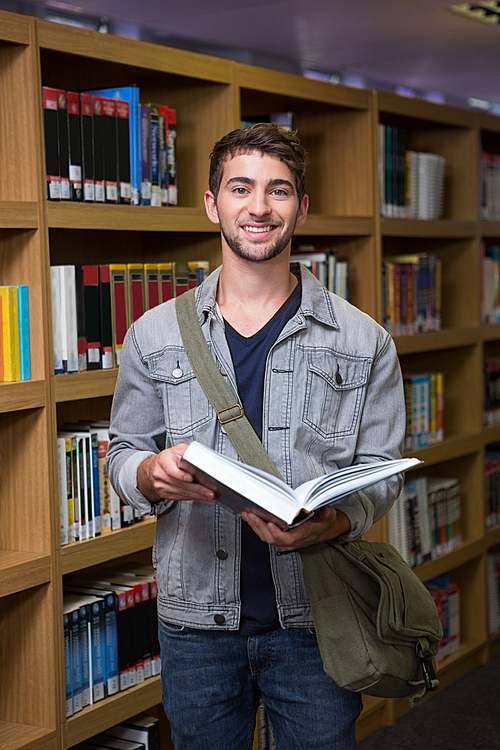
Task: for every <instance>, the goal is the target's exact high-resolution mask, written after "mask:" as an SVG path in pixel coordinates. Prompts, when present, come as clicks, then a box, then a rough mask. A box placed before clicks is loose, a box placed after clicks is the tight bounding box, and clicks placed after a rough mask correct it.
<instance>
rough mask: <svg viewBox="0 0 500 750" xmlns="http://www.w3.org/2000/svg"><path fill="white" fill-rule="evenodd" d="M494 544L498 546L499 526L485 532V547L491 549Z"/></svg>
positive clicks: (499, 539) (499, 537) (499, 538)
mask: <svg viewBox="0 0 500 750" xmlns="http://www.w3.org/2000/svg"><path fill="white" fill-rule="evenodd" d="M495 544H500V526H493V528H491V529H487V530H486V547H493V545H495Z"/></svg>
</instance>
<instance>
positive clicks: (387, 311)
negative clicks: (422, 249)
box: [382, 253, 442, 336]
mask: <svg viewBox="0 0 500 750" xmlns="http://www.w3.org/2000/svg"><path fill="white" fill-rule="evenodd" d="M441 278H442V264H441V261H440V259H439V258H438V257H437V255H436V254H435V253H417V254H411V255H393V256H387V257H385V258H384V259H383V262H382V316H383V317H382V321H383V325H384V327H385V328H386V330H387V331H389V333H390V334H391V335H392V336H412V335H414V334H416V333H429V332H431V331H439V330H440V329H441Z"/></svg>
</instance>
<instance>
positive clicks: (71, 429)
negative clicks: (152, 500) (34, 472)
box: [57, 421, 142, 547]
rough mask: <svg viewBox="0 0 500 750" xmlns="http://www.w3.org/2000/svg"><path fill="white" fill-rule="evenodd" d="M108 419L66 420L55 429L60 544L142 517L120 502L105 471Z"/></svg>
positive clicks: (92, 536) (126, 523)
mask: <svg viewBox="0 0 500 750" xmlns="http://www.w3.org/2000/svg"><path fill="white" fill-rule="evenodd" d="M108 443H109V422H107V421H103V422H92V423H90V424H84V423H81V424H76V425H75V424H66V425H62V426H61V427H60V428H59V429H58V433H57V461H58V478H59V513H60V532H61V546H63V547H64V546H66V545H67V544H71V543H72V542H77V541H82V540H84V539H92V538H94V537H96V536H100V535H102V534H109V533H110V532H111V531H116V530H117V529H121V528H122V527H125V526H131V525H132V524H133V523H136V522H137V521H140V520H142V517H141V516H139V515H138V514H137V513H136V512H135V511H134V510H133V509H132V508H131V507H130V506H129V505H125V504H124V503H122V502H121V500H120V498H119V497H118V495H117V494H116V492H115V491H114V489H113V487H112V486H111V483H110V481H109V477H108V474H107V471H106V454H107V451H108Z"/></svg>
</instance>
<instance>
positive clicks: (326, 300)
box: [196, 263, 339, 329]
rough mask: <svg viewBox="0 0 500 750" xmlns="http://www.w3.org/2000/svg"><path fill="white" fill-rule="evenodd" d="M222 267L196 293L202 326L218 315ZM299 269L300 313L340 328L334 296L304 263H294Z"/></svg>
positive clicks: (294, 267) (293, 266) (294, 266)
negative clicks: (218, 295)
mask: <svg viewBox="0 0 500 750" xmlns="http://www.w3.org/2000/svg"><path fill="white" fill-rule="evenodd" d="M221 269H222V266H219V268H217V269H216V270H215V271H213V272H212V273H211V274H210V276H209V277H208V278H207V279H206V280H205V281H204V282H203V284H201V285H200V286H199V287H198V288H197V291H196V304H197V307H198V311H199V315H200V324H201V325H203V323H204V322H205V321H206V320H207V318H208V317H209V316H210V315H214V314H215V315H217V311H218V306H217V303H216V300H215V295H216V292H217V284H218V282H219V276H220V272H221ZM295 269H298V270H299V271H300V275H301V283H302V299H301V303H300V308H299V313H302V315H303V316H304V317H306V318H314V319H315V320H317V321H318V322H320V323H323V324H324V325H327V326H331V327H332V328H336V329H338V328H339V324H338V322H337V317H336V315H335V309H334V299H335V298H334V296H333V295H331V294H330V293H329V292H328V291H327V290H326V289H325V287H324V286H323V284H321V283H320V282H319V281H318V279H317V278H316V277H315V276H314V275H313V274H312V273H311V272H310V271H309V270H308V269H307V268H306V267H305V266H304V265H302V263H292V270H295Z"/></svg>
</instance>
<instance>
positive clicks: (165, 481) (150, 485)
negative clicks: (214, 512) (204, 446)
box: [138, 443, 216, 502]
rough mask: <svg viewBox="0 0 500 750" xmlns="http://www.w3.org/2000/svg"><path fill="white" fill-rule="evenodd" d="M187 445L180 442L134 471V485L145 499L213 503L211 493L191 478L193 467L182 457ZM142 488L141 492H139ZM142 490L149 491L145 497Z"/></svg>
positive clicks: (152, 457) (214, 498) (213, 499)
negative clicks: (135, 482)
mask: <svg viewBox="0 0 500 750" xmlns="http://www.w3.org/2000/svg"><path fill="white" fill-rule="evenodd" d="M186 448H187V445H186V444H184V443H180V444H178V445H176V446H174V447H173V448H167V449H166V450H163V451H161V453H158V454H157V455H155V456H151V457H150V458H149V459H146V460H145V461H144V462H143V463H142V464H141V466H140V467H139V470H140V471H138V485H139V489H140V490H141V492H143V494H144V495H145V496H146V497H150V498H151V497H153V496H155V497H156V499H164V500H176V501H182V500H204V501H208V502H216V497H215V494H214V492H213V491H212V490H210V489H209V488H207V487H205V486H203V485H202V484H199V483H198V482H196V481H195V479H194V477H193V473H194V467H192V466H191V464H188V463H187V462H186V461H183V462H182V466H181V465H180V464H181V460H182V456H183V455H184V451H185V450H186ZM143 488H144V489H143ZM145 490H149V492H148V494H146V491H145Z"/></svg>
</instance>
